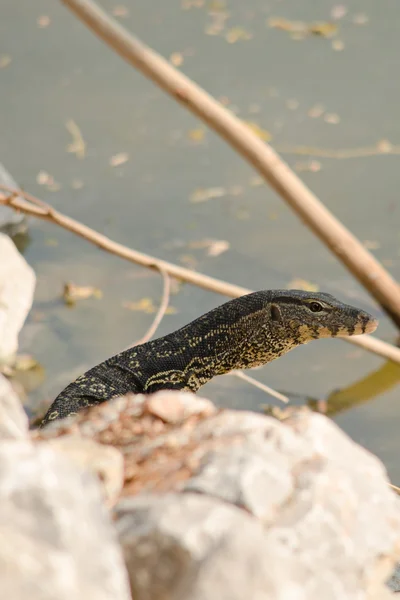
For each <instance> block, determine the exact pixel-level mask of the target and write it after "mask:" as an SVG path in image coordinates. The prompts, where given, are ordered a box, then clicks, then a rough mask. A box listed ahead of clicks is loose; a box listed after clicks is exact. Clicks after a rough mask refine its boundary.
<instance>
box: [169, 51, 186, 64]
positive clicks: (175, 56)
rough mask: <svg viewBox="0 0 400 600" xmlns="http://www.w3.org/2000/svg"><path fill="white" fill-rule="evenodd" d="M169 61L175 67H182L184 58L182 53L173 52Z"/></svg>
mask: <svg viewBox="0 0 400 600" xmlns="http://www.w3.org/2000/svg"><path fill="white" fill-rule="evenodd" d="M169 60H170V62H171V63H172V64H173V65H174V67H180V66H181V65H182V64H183V56H182V54H181V53H180V52H173V53H172V54H171V56H170V57H169Z"/></svg>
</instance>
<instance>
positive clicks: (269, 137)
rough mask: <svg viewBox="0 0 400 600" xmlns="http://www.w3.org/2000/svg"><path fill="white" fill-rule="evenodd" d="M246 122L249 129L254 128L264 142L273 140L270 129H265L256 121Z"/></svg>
mask: <svg viewBox="0 0 400 600" xmlns="http://www.w3.org/2000/svg"><path fill="white" fill-rule="evenodd" d="M244 123H245V124H246V125H247V127H248V128H249V129H251V130H252V132H253V133H255V134H256V136H257V137H259V138H260V139H261V140H263V141H264V142H269V141H271V140H272V135H271V134H270V133H269V131H267V130H266V129H263V128H262V127H260V126H259V125H258V124H257V123H255V122H254V121H244Z"/></svg>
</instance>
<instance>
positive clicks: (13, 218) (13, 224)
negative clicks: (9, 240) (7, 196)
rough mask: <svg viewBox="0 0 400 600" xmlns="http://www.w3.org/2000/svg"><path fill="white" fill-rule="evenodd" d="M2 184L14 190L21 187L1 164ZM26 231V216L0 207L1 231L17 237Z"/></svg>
mask: <svg viewBox="0 0 400 600" xmlns="http://www.w3.org/2000/svg"><path fill="white" fill-rule="evenodd" d="M0 183H1V184H2V185H7V186H8V187H10V188H14V189H15V188H18V187H19V186H18V185H17V183H16V181H15V179H14V178H13V177H12V176H11V175H10V173H9V172H8V171H7V169H6V168H5V167H4V165H2V164H1V163H0ZM1 193H3V192H1ZM26 230H27V223H26V216H25V215H24V214H23V213H21V212H17V211H15V210H14V209H13V208H10V207H9V206H3V205H0V231H3V232H4V233H8V234H9V235H15V234H17V233H23V232H25V231H26Z"/></svg>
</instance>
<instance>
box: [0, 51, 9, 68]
mask: <svg viewBox="0 0 400 600" xmlns="http://www.w3.org/2000/svg"><path fill="white" fill-rule="evenodd" d="M10 64H11V56H10V55H9V54H1V55H0V69H5V68H6V67H8V65H10Z"/></svg>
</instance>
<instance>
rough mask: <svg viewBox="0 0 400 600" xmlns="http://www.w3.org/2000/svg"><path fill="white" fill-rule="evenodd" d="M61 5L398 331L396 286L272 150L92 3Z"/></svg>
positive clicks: (399, 291)
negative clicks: (267, 196) (328, 257)
mask: <svg viewBox="0 0 400 600" xmlns="http://www.w3.org/2000/svg"><path fill="white" fill-rule="evenodd" d="M62 2H63V3H64V4H65V5H66V6H68V8H69V9H70V10H72V11H73V12H74V13H75V14H76V16H77V17H78V18H79V19H80V20H81V21H83V22H84V23H85V24H86V25H87V26H88V27H89V28H90V29H91V30H92V31H93V32H94V33H95V34H96V35H97V36H98V37H100V38H101V39H102V40H103V41H104V42H105V43H106V44H108V45H109V46H110V47H111V48H112V49H113V50H114V51H115V52H117V53H118V54H119V55H120V56H121V57H122V58H124V59H125V60H126V61H127V62H129V63H130V64H131V65H133V66H134V67H135V68H137V69H138V70H139V71H141V72H142V73H143V75H145V76H146V77H148V78H149V79H151V80H152V81H154V82H155V83H156V84H157V85H158V86H159V87H161V88H162V89H163V90H164V91H165V92H167V93H168V94H170V95H171V96H172V97H173V98H174V99H175V100H177V101H178V102H180V103H181V104H182V105H183V106H185V107H186V108H187V109H188V110H190V111H191V112H192V113H194V114H195V115H197V116H198V117H199V118H200V119H202V120H203V121H204V122H205V123H207V125H209V127H211V128H212V129H214V131H216V132H217V133H218V134H219V135H220V136H221V137H223V138H224V139H225V140H226V141H227V142H228V143H229V144H230V145H231V146H232V147H233V148H235V149H236V150H237V151H238V152H239V153H240V154H241V155H242V156H243V158H244V159H245V160H247V162H249V163H250V164H251V165H253V167H254V168H255V169H257V171H259V173H260V174H261V175H262V176H263V178H264V179H265V180H266V181H267V182H268V183H269V184H270V185H271V186H272V188H273V189H274V190H275V191H276V192H277V193H278V194H280V196H281V197H282V198H283V199H284V200H285V201H286V202H287V203H288V204H289V206H291V208H292V209H293V210H294V211H295V212H296V213H297V215H298V216H299V217H300V218H301V219H302V221H304V223H305V224H306V225H307V226H308V227H309V228H310V229H311V230H312V231H313V232H314V233H315V234H316V235H317V236H318V237H319V238H320V239H321V240H322V242H323V243H324V244H325V245H326V246H328V248H329V249H330V250H331V251H332V252H333V253H334V254H335V255H336V256H337V258H338V259H339V260H340V261H341V262H342V263H343V264H344V265H345V266H346V267H347V268H348V269H349V270H350V271H351V273H353V275H354V276H355V277H356V278H357V279H358V280H359V281H360V282H361V284H362V285H364V287H365V288H366V289H367V290H368V291H369V292H370V293H371V294H372V295H373V296H374V297H375V299H376V300H377V301H378V302H379V303H380V305H381V306H382V308H383V309H384V310H385V311H386V313H387V314H388V315H389V317H390V318H391V319H392V320H393V321H394V323H395V324H396V325H397V326H398V327H400V287H399V286H398V284H397V283H396V281H395V280H394V279H393V278H392V276H391V275H390V274H389V273H388V271H386V269H384V267H383V266H382V265H381V264H380V263H379V261H378V260H377V259H376V258H375V257H374V256H373V255H372V254H371V253H370V252H369V251H368V250H367V249H366V248H365V247H364V246H363V245H362V244H361V243H360V242H359V241H358V240H357V238H356V237H355V236H354V235H353V234H352V233H351V232H350V231H349V230H348V229H347V228H346V227H345V226H344V225H343V224H342V223H341V222H340V221H339V220H338V219H337V218H336V217H335V216H334V215H333V214H332V213H331V212H330V211H329V210H328V209H327V208H326V207H325V206H324V205H323V204H322V203H321V202H320V200H319V199H318V198H317V197H316V196H315V194H313V193H312V192H311V190H309V189H308V188H307V186H306V185H305V184H304V183H303V182H302V181H301V179H300V178H299V177H298V176H297V175H296V174H295V173H294V172H293V171H292V170H291V169H290V168H289V166H288V165H287V164H286V163H285V162H284V161H283V160H282V159H281V158H280V157H279V156H278V154H277V153H276V152H275V151H274V150H273V149H272V148H271V146H269V145H268V144H267V143H265V142H263V141H262V140H261V139H259V138H258V137H257V136H256V134H255V133H254V132H253V131H252V130H251V129H250V128H249V127H248V126H247V125H246V124H245V123H243V122H242V121H241V120H240V119H239V118H238V117H236V116H235V115H234V114H232V113H231V112H230V111H228V110H227V109H226V108H225V107H223V106H222V105H221V104H220V103H219V102H217V101H216V100H215V99H214V98H212V97H211V96H210V95H209V94H207V93H206V92H205V91H204V90H203V89H202V88H201V87H200V86H198V85H196V84H195V83H193V81H191V80H190V79H189V78H188V77H186V76H185V75H183V73H181V72H179V71H178V70H177V69H175V68H174V67H173V66H172V65H171V64H170V63H169V62H168V61H167V60H165V59H164V58H163V57H162V56H160V55H159V54H157V53H156V52H154V50H152V49H151V48H149V47H148V46H146V45H145V44H143V43H142V42H141V41H140V40H138V39H137V38H135V37H133V36H132V35H131V34H130V33H129V32H128V31H127V30H126V29H125V28H124V27H122V25H120V24H119V23H117V22H116V21H115V20H113V19H112V18H110V17H109V15H108V14H107V13H106V12H105V11H104V10H102V9H101V8H100V7H98V6H97V5H96V3H95V2H94V1H93V0H62Z"/></svg>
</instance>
